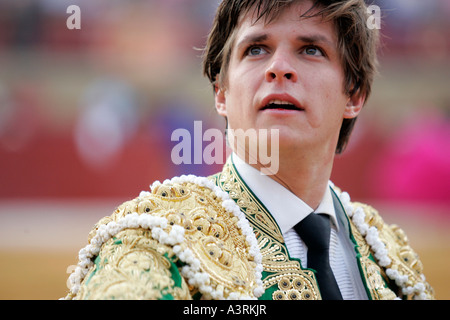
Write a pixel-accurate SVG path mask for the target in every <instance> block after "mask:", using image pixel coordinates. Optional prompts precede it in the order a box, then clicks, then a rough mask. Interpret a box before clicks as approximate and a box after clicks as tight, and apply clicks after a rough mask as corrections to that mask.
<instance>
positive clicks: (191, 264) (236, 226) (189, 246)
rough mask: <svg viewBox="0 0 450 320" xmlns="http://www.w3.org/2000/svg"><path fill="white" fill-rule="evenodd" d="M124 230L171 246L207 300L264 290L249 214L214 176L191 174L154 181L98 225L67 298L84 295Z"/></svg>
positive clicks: (249, 296) (82, 252)
mask: <svg viewBox="0 0 450 320" xmlns="http://www.w3.org/2000/svg"><path fill="white" fill-rule="evenodd" d="M125 229H141V230H142V229H144V230H148V231H149V232H148V233H149V235H150V237H151V238H152V239H153V240H156V241H157V242H158V243H159V244H160V245H162V246H163V247H164V248H169V249H166V253H167V250H170V252H171V254H174V255H176V256H177V258H178V259H179V260H180V261H181V262H182V266H181V267H180V273H181V275H182V276H183V277H184V278H185V279H186V281H187V284H188V285H189V288H190V290H191V292H199V293H201V295H202V298H205V299H220V300H221V299H257V298H258V297H260V296H261V295H262V294H263V293H264V289H263V286H262V280H261V278H262V271H263V267H262V262H261V261H262V257H261V253H260V250H259V248H258V242H257V240H256V237H255V235H254V233H253V229H252V228H251V227H250V225H249V223H248V221H247V219H246V218H245V216H244V214H243V213H242V212H241V211H240V210H239V207H238V206H237V205H236V204H235V202H234V201H233V200H231V199H230V198H229V196H228V194H227V193H226V192H224V191H222V190H221V189H220V188H218V187H217V186H216V185H214V183H213V182H212V181H211V180H209V179H208V178H204V177H196V176H193V175H189V176H181V177H175V178H173V179H171V180H166V181H164V182H163V183H160V182H159V181H157V182H155V183H153V185H152V186H151V192H148V191H143V192H141V193H140V195H139V197H138V198H136V199H134V200H132V201H128V202H125V203H124V204H123V205H121V206H120V207H119V208H118V209H117V210H116V211H115V212H114V213H113V214H112V215H111V216H109V217H105V218H103V219H102V220H100V221H99V222H98V223H97V224H96V226H95V227H94V229H93V230H92V231H91V233H90V234H89V239H88V240H89V244H88V245H87V246H86V247H84V248H83V249H81V250H80V252H79V262H78V265H77V267H76V269H75V271H74V272H73V273H72V274H71V275H70V277H69V282H70V284H71V288H70V292H69V294H68V295H67V297H66V299H72V298H75V297H76V295H77V294H78V293H79V291H80V288H81V287H82V283H83V281H84V280H85V278H87V275H88V274H89V272H92V269H94V268H95V263H94V261H95V259H96V257H97V256H98V255H99V253H100V251H101V248H102V246H103V245H104V244H105V243H106V242H107V241H108V240H110V239H113V238H114V237H115V236H116V235H117V234H118V233H119V232H121V231H123V230H125ZM162 254H164V252H162Z"/></svg>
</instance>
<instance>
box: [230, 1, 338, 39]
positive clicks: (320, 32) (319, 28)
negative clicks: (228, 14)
mask: <svg viewBox="0 0 450 320" xmlns="http://www.w3.org/2000/svg"><path fill="white" fill-rule="evenodd" d="M320 9H321V8H320V7H313V2H312V1H309V0H306V1H296V2H293V3H289V4H287V5H284V6H283V7H281V8H277V9H275V10H271V11H269V12H268V13H266V14H261V13H260V11H259V9H258V8H257V7H256V6H254V7H252V8H250V9H249V10H248V11H246V12H244V13H243V14H242V15H241V16H240V18H239V21H238V24H237V25H236V28H235V30H234V33H233V36H232V38H233V40H232V42H233V43H234V44H236V42H237V40H239V39H241V40H242V38H244V37H249V38H251V35H252V34H256V33H265V32H270V31H271V30H274V29H281V30H282V31H283V33H286V34H296V35H308V34H314V35H315V37H316V38H320V39H322V40H326V42H328V44H336V42H337V34H336V28H335V26H334V22H333V21H328V20H327V21H325V20H323V19H322V17H321V16H320V15H317V13H318V12H319V11H320Z"/></svg>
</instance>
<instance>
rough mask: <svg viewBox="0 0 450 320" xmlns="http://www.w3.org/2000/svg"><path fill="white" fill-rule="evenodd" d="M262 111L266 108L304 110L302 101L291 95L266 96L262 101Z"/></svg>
mask: <svg viewBox="0 0 450 320" xmlns="http://www.w3.org/2000/svg"><path fill="white" fill-rule="evenodd" d="M260 110H261V111H264V110H292V111H304V110H305V109H303V108H302V106H301V105H300V103H298V102H297V101H296V100H294V99H293V98H290V97H283V98H281V97H280V98H270V97H269V98H266V99H265V100H264V101H263V103H262V108H261V109H260Z"/></svg>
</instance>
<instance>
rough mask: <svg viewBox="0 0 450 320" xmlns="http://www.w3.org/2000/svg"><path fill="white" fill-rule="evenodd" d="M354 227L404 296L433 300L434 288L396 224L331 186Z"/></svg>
mask: <svg viewBox="0 0 450 320" xmlns="http://www.w3.org/2000/svg"><path fill="white" fill-rule="evenodd" d="M333 189H334V190H335V192H336V194H337V195H338V197H339V199H340V201H341V203H342V205H343V207H344V209H345V211H346V212H347V214H348V216H349V217H350V219H351V220H352V222H353V224H354V226H356V228H357V230H358V231H359V233H361V235H362V236H363V237H364V238H365V240H366V242H367V244H368V245H369V246H370V249H371V251H372V252H373V254H374V257H375V259H376V260H377V262H378V264H379V266H381V267H382V268H384V269H385V272H386V275H387V276H388V277H389V279H391V280H392V281H394V282H395V284H396V285H397V286H398V287H399V288H400V289H401V294H402V295H403V296H404V297H405V298H407V299H416V300H428V299H433V289H432V288H431V286H430V285H429V284H428V283H427V282H426V280H425V276H424V274H423V265H422V263H421V261H420V260H419V257H418V255H417V254H416V253H415V252H414V251H413V249H412V248H411V247H410V246H409V243H408V239H407V237H406V235H405V233H404V232H403V231H402V230H401V229H400V228H399V227H397V226H396V225H391V226H389V225H387V224H385V222H384V221H383V220H382V218H381V217H380V215H379V214H378V212H377V211H376V210H375V209H374V208H372V207H370V206H368V205H365V204H361V203H357V202H354V203H352V202H351V201H350V196H349V194H348V193H347V192H341V191H340V190H339V189H338V188H336V187H333Z"/></svg>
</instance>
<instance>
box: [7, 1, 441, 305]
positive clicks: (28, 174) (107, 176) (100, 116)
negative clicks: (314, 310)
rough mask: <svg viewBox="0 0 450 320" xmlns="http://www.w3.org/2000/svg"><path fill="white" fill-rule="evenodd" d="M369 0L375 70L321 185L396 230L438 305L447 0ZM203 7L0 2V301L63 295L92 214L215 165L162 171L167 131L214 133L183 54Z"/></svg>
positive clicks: (191, 62)
mask: <svg viewBox="0 0 450 320" xmlns="http://www.w3.org/2000/svg"><path fill="white" fill-rule="evenodd" d="M371 3H373V4H377V5H378V6H380V8H381V11H382V25H381V33H382V35H383V37H382V43H383V47H382V48H381V50H380V56H379V57H380V75H379V76H378V77H377V78H376V81H375V83H374V87H373V95H372V97H371V99H370V100H369V102H368V103H367V105H366V106H365V109H364V110H363V113H362V115H361V116H360V117H359V119H358V122H357V125H356V128H355V132H354V134H353V137H352V139H351V141H350V144H349V146H348V148H347V150H346V152H345V153H344V154H343V155H341V156H339V157H338V158H337V160H336V165H335V169H334V173H333V176H332V180H333V181H334V183H335V184H336V185H338V186H340V187H341V188H342V189H343V190H346V191H348V192H349V193H350V194H351V196H352V199H353V200H355V201H361V202H367V203H370V204H372V205H374V206H375V207H376V208H377V209H378V210H379V211H380V212H381V214H382V215H383V217H384V219H385V220H386V221H387V222H389V223H397V224H399V225H400V226H401V227H403V228H404V229H405V231H406V232H407V234H408V235H409V238H410V242H411V244H412V246H413V247H414V248H415V249H416V251H418V253H419V255H420V257H421V258H422V261H423V263H424V265H425V274H426V275H427V277H428V280H429V282H430V283H431V284H432V285H433V286H434V287H435V290H436V296H437V298H439V299H449V298H450V275H449V274H448V268H449V266H450V255H449V252H450V241H449V240H450V235H449V232H448V231H449V230H450V229H449V227H450V196H449V193H450V148H449V147H450V117H449V116H450V81H449V80H450V59H449V58H450V19H449V18H448V17H449V16H450V2H449V1H447V0H428V1H423V0H384V1H381V0H379V1H373V2H371ZM217 4H218V0H164V1H160V0H135V1H114V0H95V1H88V0H15V1H10V0H0V271H1V272H0V299H56V298H59V297H62V296H64V295H65V292H66V291H67V287H66V284H65V281H66V278H67V276H68V273H67V272H68V271H67V270H66V268H67V266H68V265H70V264H75V263H76V261H77V260H76V256H77V252H78V250H79V249H80V248H81V247H83V246H84V245H85V244H86V239H87V234H88V232H89V231H90V228H91V227H92V225H93V224H94V223H95V222H96V221H97V220H98V219H100V218H101V217H103V216H105V215H109V214H110V213H112V211H113V210H114V208H115V207H116V206H117V205H119V204H120V203H121V202H123V201H125V200H128V199H131V198H134V197H136V196H137V195H138V194H139V192H140V191H141V190H148V188H149V184H151V183H152V182H153V181H154V180H164V179H166V178H170V177H172V176H175V175H180V174H183V173H193V174H197V175H209V174H212V173H214V172H216V171H218V170H220V165H206V164H203V165H198V164H196V165H194V164H192V165H179V166H176V165H174V164H173V163H172V161H171V150H172V148H173V147H174V146H175V145H176V144H177V142H176V141H171V134H172V132H173V131H174V130H175V129H177V128H185V129H187V130H189V131H190V132H193V129H194V121H195V120H201V121H203V130H206V129H208V128H218V129H220V130H223V129H224V126H225V123H224V121H223V120H222V119H221V118H220V117H219V116H218V115H217V114H216V112H215V110H214V101H213V95H212V89H211V86H210V84H209V83H208V81H207V80H206V79H205V78H204V77H203V76H202V73H201V58H200V56H201V50H199V48H202V47H203V46H204V43H205V40H206V36H207V33H208V30H209V27H210V25H211V21H212V19H213V15H214V12H215V9H216V7H217ZM70 5H78V6H79V7H80V9H81V29H79V30H76V29H75V30H69V29H68V28H67V26H66V21H67V19H68V18H69V16H70V15H71V14H70V13H67V12H66V10H67V8H68V7H69V6H70ZM203 146H206V144H204V145H203ZM69 272H70V271H69Z"/></svg>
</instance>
